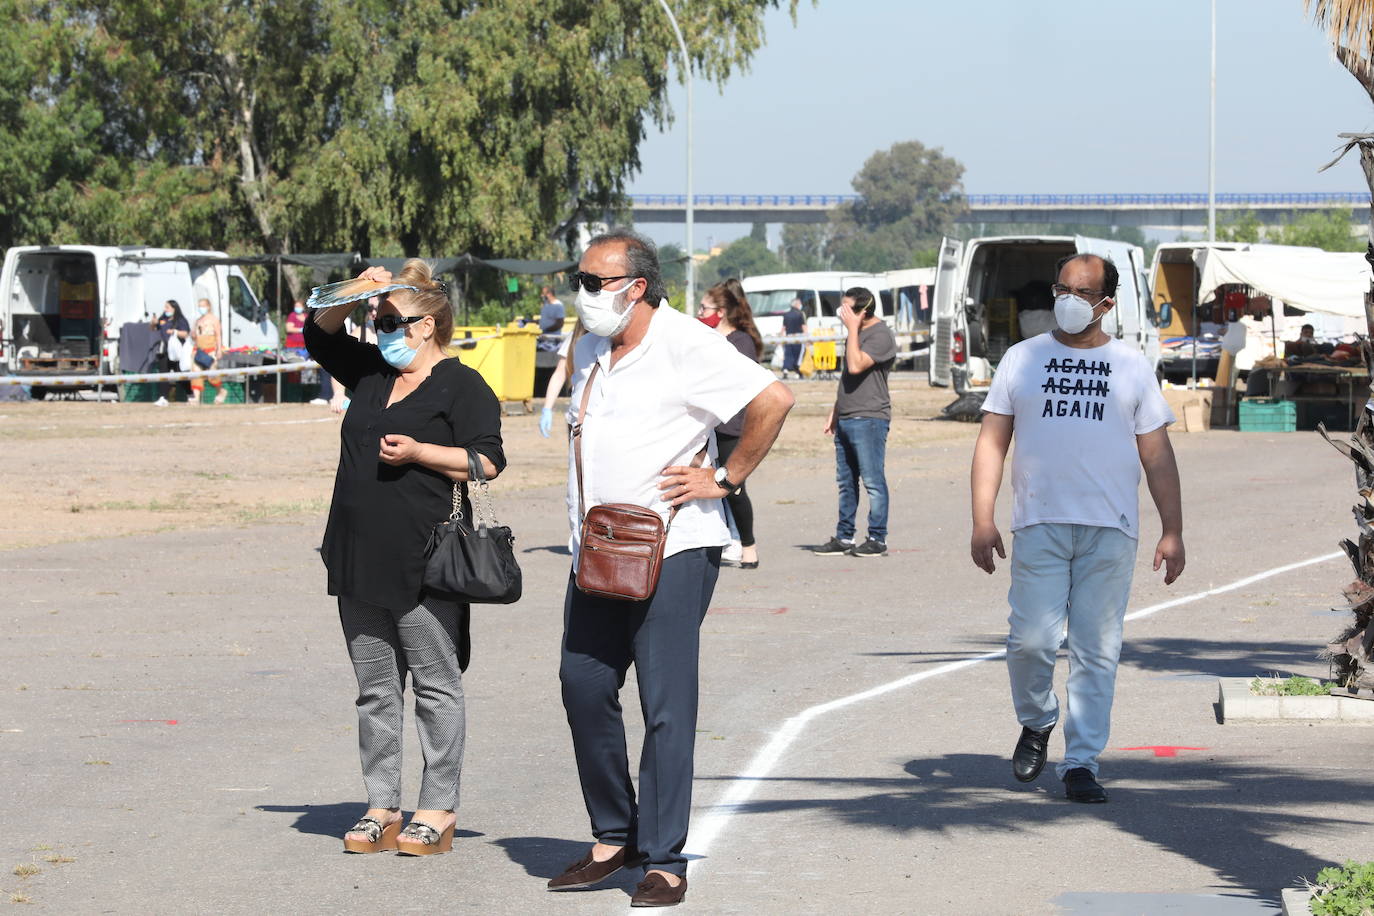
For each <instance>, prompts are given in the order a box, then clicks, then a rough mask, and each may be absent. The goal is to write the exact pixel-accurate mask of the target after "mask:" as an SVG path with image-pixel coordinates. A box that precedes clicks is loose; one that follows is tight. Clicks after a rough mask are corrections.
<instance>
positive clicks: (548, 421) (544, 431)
mask: <svg viewBox="0 0 1374 916" xmlns="http://www.w3.org/2000/svg"><path fill="white" fill-rule="evenodd" d="M551 432H553V408H552V407H545V408H544V409H543V410H541V411H540V412H539V435H541V436H543V437H544V438H545V439H547V438H549V433H551Z"/></svg>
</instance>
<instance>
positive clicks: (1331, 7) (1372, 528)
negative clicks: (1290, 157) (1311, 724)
mask: <svg viewBox="0 0 1374 916" xmlns="http://www.w3.org/2000/svg"><path fill="white" fill-rule="evenodd" d="M1303 8H1304V9H1305V10H1306V11H1307V12H1308V14H1309V15H1311V17H1312V19H1313V21H1315V22H1316V23H1317V25H1319V26H1321V27H1322V28H1324V29H1326V34H1327V37H1328V38H1330V39H1331V46H1332V48H1333V49H1334V50H1335V52H1336V59H1337V60H1339V61H1340V62H1341V65H1342V66H1344V67H1345V69H1347V70H1349V71H1350V74H1351V76H1353V77H1355V79H1357V80H1359V82H1360V85H1361V86H1363V87H1364V91H1365V92H1367V93H1368V94H1369V97H1370V100H1371V101H1374V0H1303ZM1339 136H1340V137H1341V139H1343V140H1345V145H1344V146H1343V147H1342V148H1341V149H1340V151H1339V153H1338V154H1337V156H1336V158H1335V159H1333V160H1331V161H1330V162H1328V163H1327V164H1326V165H1325V166H1323V167H1322V169H1321V170H1322V171H1325V170H1326V169H1329V168H1331V166H1333V165H1335V164H1336V163H1337V162H1339V161H1340V160H1341V159H1342V158H1343V157H1344V156H1345V154H1346V153H1348V152H1350V151H1351V150H1352V149H1354V148H1356V147H1358V148H1359V150H1360V165H1361V166H1362V167H1363V168H1364V177H1365V181H1366V182H1368V184H1369V188H1370V197H1371V205H1370V231H1369V239H1370V243H1369V248H1368V250H1367V252H1366V254H1365V259H1366V260H1368V261H1369V262H1370V265H1371V266H1374V133H1344V134H1340V135H1339ZM1364 312H1365V320H1366V321H1367V322H1368V325H1369V330H1370V337H1371V338H1374V281H1371V284H1370V289H1369V292H1367V293H1365V297H1364ZM1362 349H1363V351H1364V359H1365V365H1366V366H1371V365H1374V347H1371V345H1370V340H1369V339H1366V340H1365V341H1364V344H1363V347H1362ZM1322 435H1323V436H1326V431H1325V430H1322ZM1327 441H1328V442H1331V439H1330V438H1329V437H1327ZM1331 444H1332V445H1335V446H1336V447H1337V449H1338V450H1339V451H1341V453H1342V454H1344V455H1346V456H1347V457H1348V458H1350V459H1351V461H1353V462H1354V463H1355V480H1356V484H1357V486H1358V487H1359V489H1360V491H1361V499H1360V501H1359V503H1357V504H1356V506H1355V518H1356V521H1357V522H1358V523H1359V526H1360V537H1359V541H1358V543H1357V542H1355V541H1351V540H1346V541H1343V542H1342V544H1341V546H1342V547H1344V548H1345V551H1346V553H1347V554H1348V555H1349V556H1350V562H1351V565H1353V566H1354V567H1355V575H1356V576H1357V581H1355V582H1353V583H1351V584H1350V585H1349V586H1347V587H1346V590H1345V594H1346V598H1347V599H1348V600H1349V601H1350V606H1351V611H1352V613H1353V616H1354V620H1353V621H1351V623H1350V624H1349V625H1348V626H1347V627H1346V629H1344V630H1343V631H1342V632H1341V633H1340V635H1338V636H1337V637H1336V638H1335V639H1334V640H1332V642H1331V644H1330V645H1328V646H1327V654H1328V655H1329V656H1330V657H1331V659H1332V662H1333V665H1334V667H1335V669H1336V673H1337V676H1338V677H1339V679H1340V680H1341V681H1343V682H1344V684H1345V686H1346V687H1348V688H1352V689H1355V690H1361V691H1371V690H1374V503H1371V501H1370V500H1369V499H1367V498H1365V497H1364V494H1366V493H1368V492H1369V491H1370V490H1371V489H1374V410H1371V408H1370V407H1369V406H1366V407H1365V409H1364V410H1363V411H1362V412H1361V415H1360V421H1359V423H1358V424H1357V425H1356V427H1355V432H1354V435H1352V436H1351V438H1350V444H1349V445H1348V446H1347V445H1344V444H1337V443H1335V442H1331Z"/></svg>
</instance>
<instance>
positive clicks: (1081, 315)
mask: <svg viewBox="0 0 1374 916" xmlns="http://www.w3.org/2000/svg"><path fill="white" fill-rule="evenodd" d="M1104 301H1105V300H1104ZM1054 320H1055V323H1056V324H1058V325H1059V330H1061V331H1063V332H1064V333H1065V334H1081V333H1083V331H1085V330H1086V329H1087V327H1088V325H1090V324H1092V323H1093V322H1094V321H1097V319H1096V318H1094V317H1093V306H1092V304H1090V303H1089V302H1088V300H1087V299H1084V298H1083V297H1081V296H1074V295H1072V294H1069V293H1066V294H1064V295H1062V296H1056V297H1055V300H1054Z"/></svg>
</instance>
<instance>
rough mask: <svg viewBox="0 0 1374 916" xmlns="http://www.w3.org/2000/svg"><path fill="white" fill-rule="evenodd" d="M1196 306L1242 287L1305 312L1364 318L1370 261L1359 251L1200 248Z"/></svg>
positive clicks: (1197, 256) (1272, 247)
mask: <svg viewBox="0 0 1374 916" xmlns="http://www.w3.org/2000/svg"><path fill="white" fill-rule="evenodd" d="M1196 258H1197V262H1198V268H1199V271H1200V274H1201V280H1200V284H1199V288H1198V301H1200V302H1206V301H1207V300H1208V299H1210V298H1212V295H1213V293H1215V292H1216V291H1217V288H1218V287H1221V286H1226V285H1227V284H1233V283H1234V284H1243V285H1245V286H1249V287H1250V288H1251V289H1253V290H1254V291H1255V292H1257V293H1263V294H1265V295H1267V296H1270V297H1271V298H1273V299H1278V300H1281V301H1283V302H1284V303H1285V304H1287V305H1291V306H1292V307H1293V308H1297V309H1302V310H1303V311H1304V312H1317V313H1319V314H1323V315H1339V316H1341V317H1344V318H1358V319H1361V320H1363V319H1364V296H1365V293H1366V292H1368V291H1369V284H1370V276H1371V275H1370V269H1369V262H1368V261H1366V260H1365V256H1364V255H1363V254H1362V253H1359V252H1344V251H1312V250H1310V249H1308V250H1300V249H1284V248H1282V247H1279V246H1271V247H1267V248H1263V249H1257V250H1252V251H1218V250H1217V249H1215V248H1212V249H1202V250H1200V251H1198V253H1197V255H1196Z"/></svg>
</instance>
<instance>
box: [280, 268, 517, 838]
mask: <svg viewBox="0 0 1374 916" xmlns="http://www.w3.org/2000/svg"><path fill="white" fill-rule="evenodd" d="M360 279H366V280H375V281H378V282H381V283H390V282H391V273H390V272H389V271H387V270H385V269H383V268H380V267H370V268H368V269H367V270H366V271H364V272H363V273H362V275H361V277H360ZM396 282H397V283H401V284H405V285H407V286H409V287H412V288H411V289H402V290H397V291H395V292H392V293H390V294H389V295H387V296H386V297H385V298H383V299H382V300H381V304H380V307H379V309H378V317H377V328H378V331H379V332H380V333H379V334H378V338H379V344H380V346H373V345H371V344H364V343H360V342H359V341H357V340H355V339H354V338H353V337H351V336H350V335H348V334H346V333H344V329H343V323H344V318H345V315H346V312H345V310H343V309H330V310H324V311H322V312H320V313H318V314H316V315H314V316H312V317H311V319H310V320H309V321H308V322H307V323H306V324H305V328H304V334H305V339H306V344H307V346H308V348H309V350H310V355H311V357H312V358H314V359H316V360H318V361H319V363H320V364H321V365H323V366H326V367H328V368H329V370H330V371H331V372H332V373H333V375H334V376H335V377H336V378H338V379H339V381H340V382H341V383H342V384H343V385H344V386H345V387H347V388H349V389H350V390H352V391H353V399H352V404H351V406H350V407H349V410H348V412H347V413H346V414H344V419H343V425H342V429H341V431H340V440H341V448H340V454H339V469H338V473H337V474H336V476H335V479H334V496H333V499H332V501H331V503H330V507H329V521H328V523H327V524H326V526H325V533H324V542H323V544H322V545H321V547H320V556H321V558H322V559H323V560H324V564H325V568H326V569H327V571H328V583H329V594H331V595H335V596H337V597H338V600H339V617H340V620H341V622H342V624H343V630H344V636H345V639H346V640H347V643H348V654H349V656H350V658H351V659H352V661H353V669H354V672H355V674H356V675H357V679H358V700H357V704H356V705H357V708H358V742H359V750H360V753H361V757H362V767H363V782H364V785H365V786H366V788H367V795H368V810H367V813H366V814H365V815H364V816H363V817H362V818H361V819H360V820H359V821H358V823H357V824H355V825H354V826H353V828H352V829H350V830H349V831H348V833H347V834H345V836H344V848H345V849H346V850H348V851H350V852H381V851H382V850H386V849H396V850H398V851H400V852H403V853H407V854H410V855H429V854H432V853H441V852H448V851H449V850H450V849H451V848H452V844H453V833H454V828H455V826H456V824H457V816H456V814H455V813H454V812H455V809H456V808H457V805H458V785H459V777H460V776H461V773H462V766H463V744H464V740H465V739H464V732H465V727H466V720H465V703H464V698H463V680H462V671H463V669H465V668H466V667H467V664H468V660H469V656H470V648H471V640H470V638H469V630H468V622H469V607H468V605H466V604H463V603H459V602H456V601H446V600H441V599H439V598H436V597H434V596H432V595H429V594H427V593H426V592H425V590H424V586H423V577H424V570H425V544H426V542H427V539H428V537H429V534H430V532H431V530H432V529H433V526H434V525H435V524H436V523H438V522H440V521H443V520H444V519H445V518H448V516H449V513H450V511H452V506H453V487H454V485H455V483H464V482H466V481H467V480H468V462H469V457H468V451H467V449H469V448H471V449H473V450H474V451H476V453H477V456H478V459H479V460H480V461H481V463H482V469H483V471H484V472H485V474H486V476H487V477H488V478H494V477H496V475H497V474H499V473H500V472H501V470H502V469H503V468H504V467H505V464H506V456H505V452H504V451H503V448H502V444H501V405H500V404H499V403H498V402H497V400H496V395H495V394H493V393H492V390H491V388H489V387H488V386H487V383H486V382H485V381H483V380H482V376H481V375H479V374H478V373H477V372H476V371H475V370H474V369H472V368H470V367H468V366H465V365H463V363H462V362H461V361H459V360H458V359H455V358H453V357H451V356H450V355H449V352H448V346H449V341H451V340H452V339H453V308H452V305H451V304H450V302H449V299H448V295H447V291H446V290H445V287H444V285H443V284H442V283H440V282H438V281H436V280H435V279H434V276H433V274H432V272H431V268H430V266H429V265H428V264H427V263H425V262H424V261H421V260H419V259H414V258H412V259H411V260H409V261H407V262H406V263H405V266H404V267H403V268H402V270H401V273H400V274H399V275H397V277H396ZM431 380H432V381H433V382H434V384H426V382H428V381H431ZM464 489H465V488H464ZM463 502H466V500H464V501H463ZM462 508H463V510H464V512H465V514H466V516H467V517H468V518H471V517H472V515H471V506H470V505H463V506H462ZM407 674H409V677H410V681H411V685H412V689H413V691H414V694H415V718H416V720H417V723H418V725H419V731H420V748H421V750H422V752H423V756H424V771H423V777H422V779H421V783H420V800H419V805H418V806H417V809H416V811H415V813H414V815H413V816H412V817H411V820H410V824H409V825H407V826H406V828H405V829H404V830H402V829H400V823H401V810H400V809H401V724H402V715H403V710H404V705H405V704H404V696H403V694H404V690H405V680H406V677H407Z"/></svg>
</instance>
